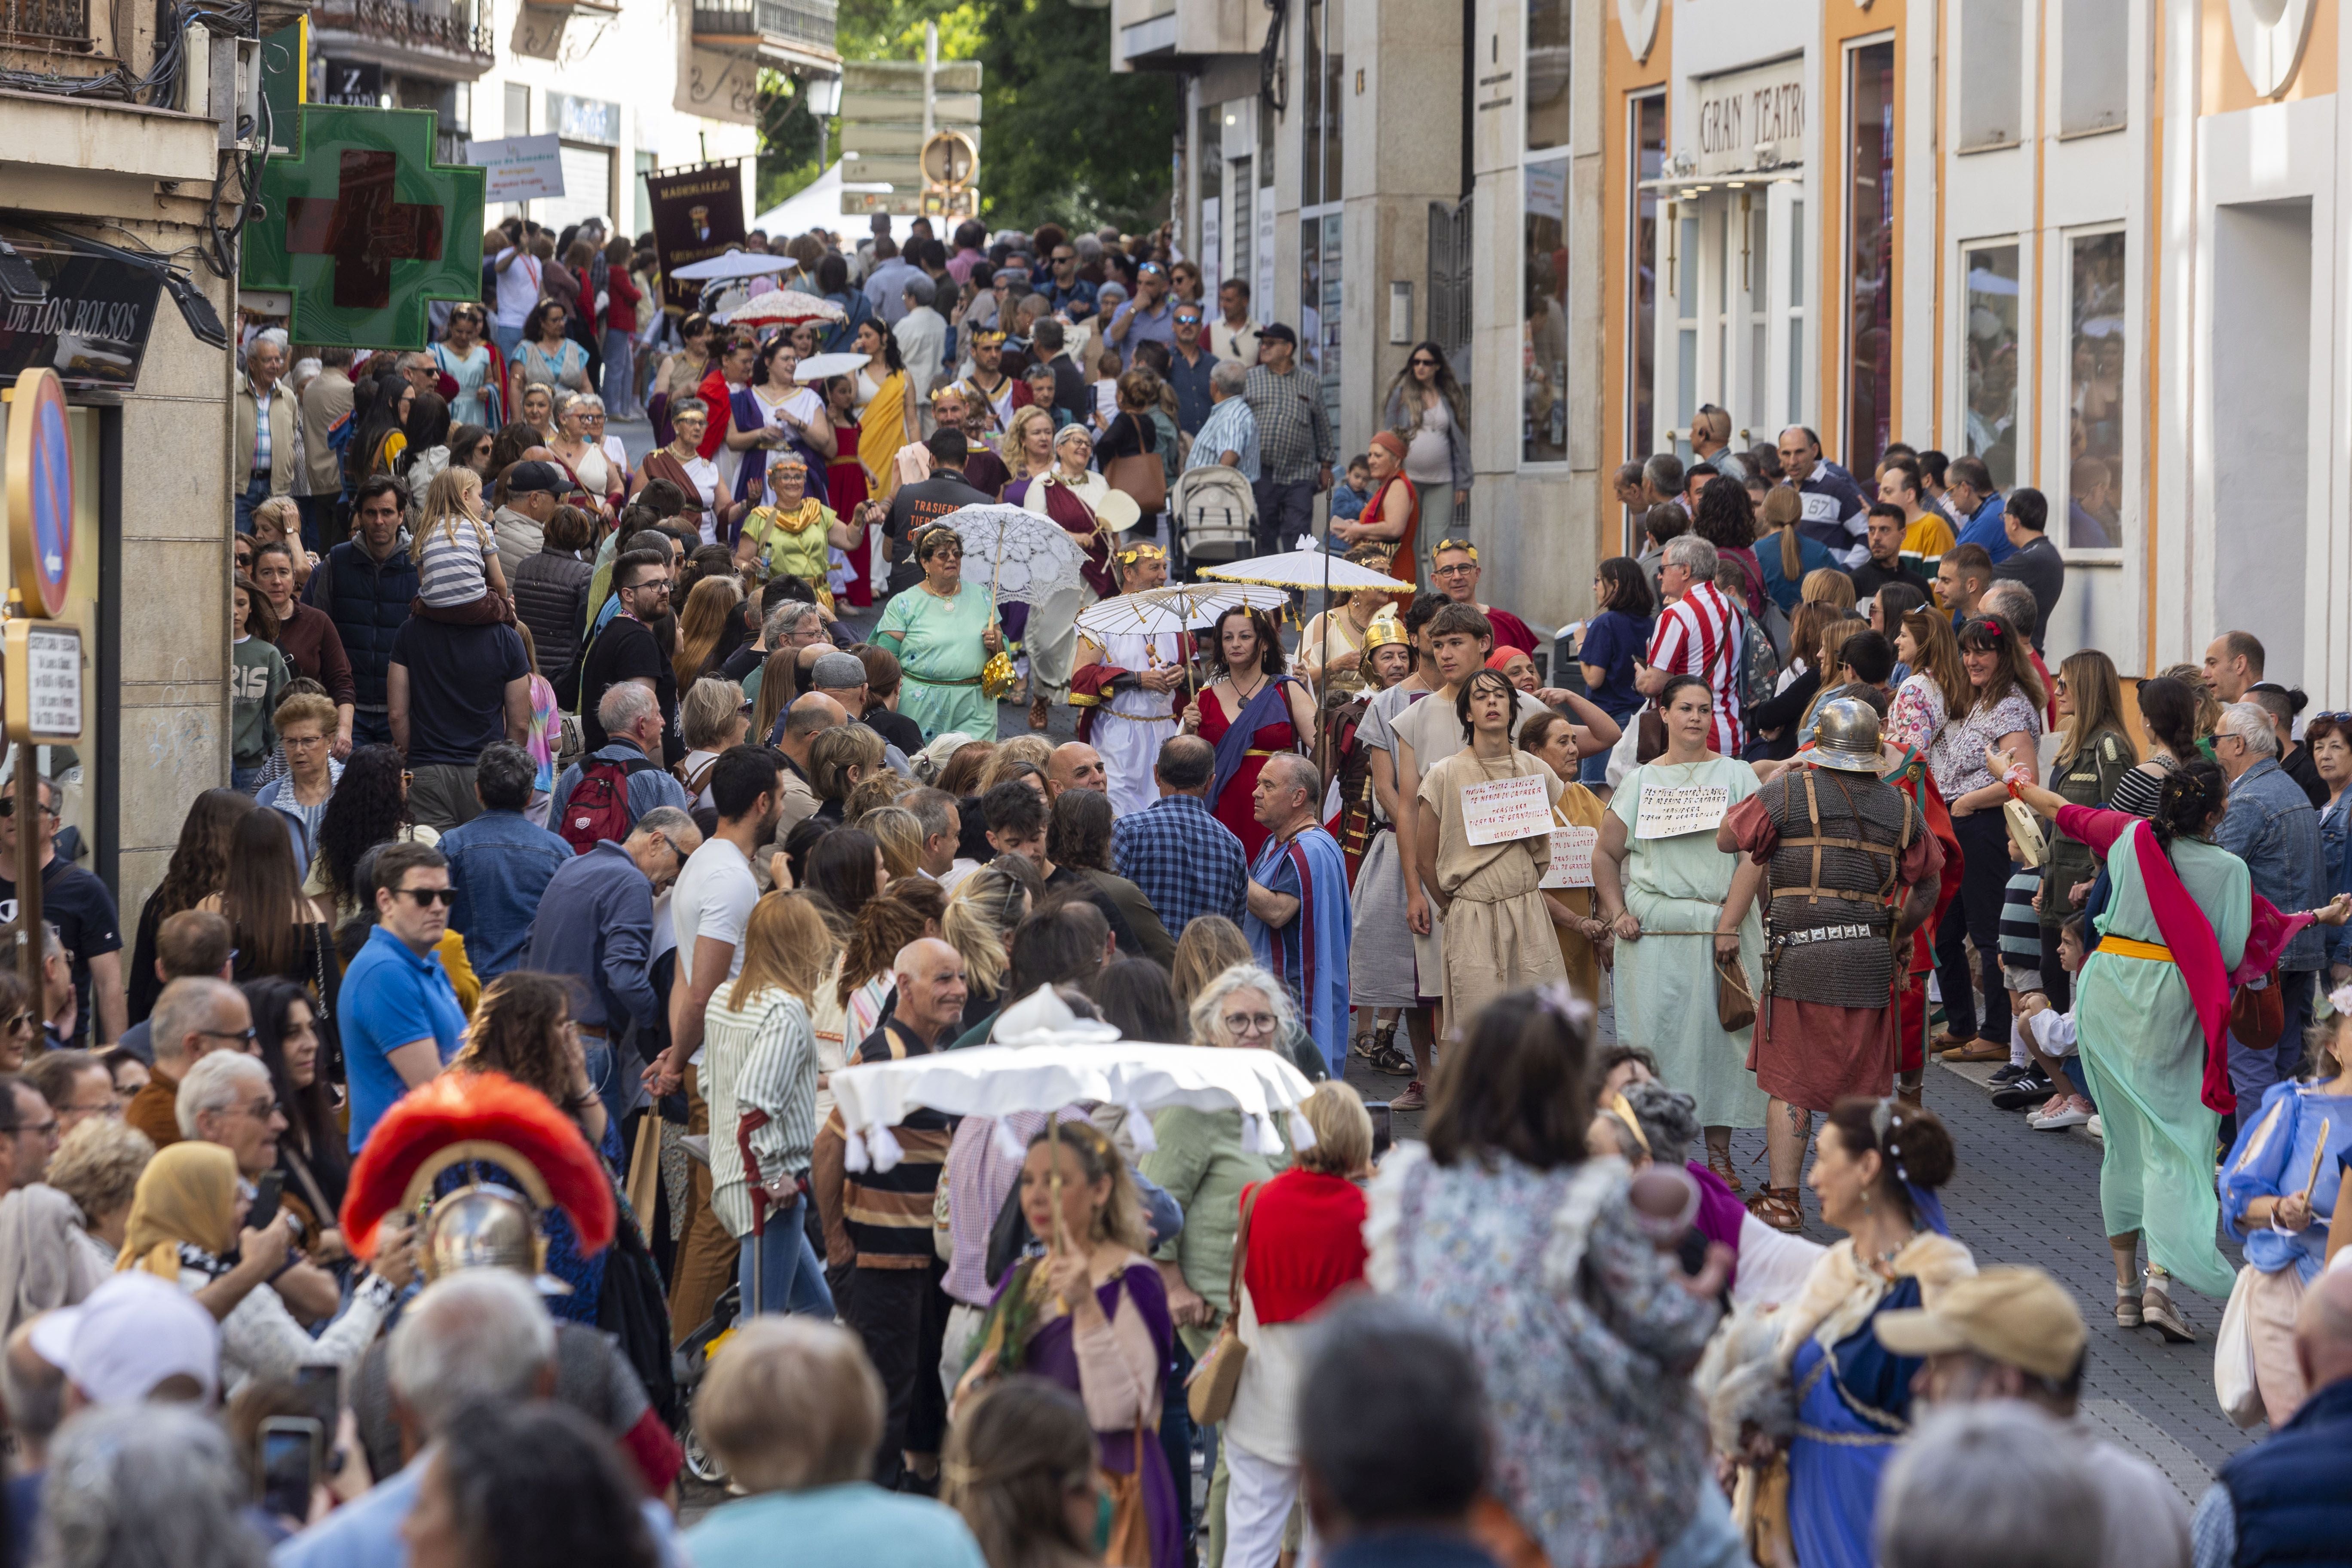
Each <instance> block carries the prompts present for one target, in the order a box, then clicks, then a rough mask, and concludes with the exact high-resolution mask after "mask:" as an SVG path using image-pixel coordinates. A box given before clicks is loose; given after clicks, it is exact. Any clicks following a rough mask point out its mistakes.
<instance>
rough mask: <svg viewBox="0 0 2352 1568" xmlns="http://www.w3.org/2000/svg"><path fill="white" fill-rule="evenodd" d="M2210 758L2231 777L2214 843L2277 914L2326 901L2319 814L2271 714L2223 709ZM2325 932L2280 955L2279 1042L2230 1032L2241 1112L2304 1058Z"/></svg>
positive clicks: (2306, 934) (2297, 940) (2311, 930)
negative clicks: (2241, 867)
mask: <svg viewBox="0 0 2352 1568" xmlns="http://www.w3.org/2000/svg"><path fill="white" fill-rule="evenodd" d="M2213 761H2214V762H2215V763H2219V764H2220V766H2221V772H2222V773H2224V774H2226V775H2227V776H2228V778H2229V780H2230V809H2229V811H2228V812H2227V813H2225V814H2224V815H2223V816H2222V818H2221V826H2220V827H2218V828H2216V829H2215V830H2214V833H2213V842H2214V843H2216V844H2218V845H2220V846H2221V847H2222V848H2224V849H2227V850H2228V851H2229V852H2230V853H2231V854H2232V855H2235V856H2236V857H2237V858H2239V859H2241V860H2243V861H2244V862H2245V863H2246V870H2247V872H2248V873H2249V875H2250V877H2251V879H2252V883H2253V890H2254V891H2255V892H2257V893H2259V894H2261V895H2262V896H2263V898H2265V899H2268V900H2270V901H2271V902H2272V903H2273V904H2274V905H2276V906H2277V907H2278V909H2279V910H2280V911H2281V912H2282V913H2284V914H2294V913H2296V912H2297V911H2299V910H2315V909H2319V908H2321V907H2323V906H2324V905H2326V902H2327V858H2326V854H2325V853H2324V852H2323V851H2322V849H2321V848H2320V844H2319V814H2318V813H2317V812H2315V811H2314V810H2312V809H2311V800H2310V797H2309V796H2307V795H2305V794H2304V793H2303V786H2302V785H2301V784H2296V783H2295V782H2294V779H2292V778H2290V777H2288V776H2287V773H2286V770H2285V769H2284V768H2282V767H2280V766H2279V763H2278V736H2277V735H2276V734H2275V733H2274V732H2273V731H2272V729H2271V720H2270V715H2269V714H2267V713H2265V712H2263V710H2262V709H2261V708H2259V707H2257V706H2256V705H2255V704H2253V703H2252V702H2231V703H2229V704H2228V705H2226V706H2225V707H2223V708H2222V710H2221V719H2220V720H2219V721H2217V722H2216V723H2215V725H2214V727H2213ZM2325 935H2326V932H2325V931H2322V930H2320V929H2319V928H2317V927H2305V929H2304V930H2303V931H2299V932H2297V933H2296V935H2295V937H2294V940H2293V941H2292V942H2288V943H2287V944H2286V950H2285V951H2284V952H2281V953H2280V954H2279V960H2278V975H2277V979H2276V981H2275V984H2277V985H2278V986H2279V987H2280V999H2281V1000H2282V1001H2283V1002H2284V1003H2285V1005H2286V1026H2285V1027H2284V1029H2282V1030H2280V1031H2279V1037H2278V1040H2277V1042H2276V1043H2275V1044H2273V1045H2271V1046H2268V1047H2263V1048H2261V1049H2256V1048H2255V1047H2252V1046H2248V1045H2243V1044H2241V1043H2240V1042H2239V1040H2238V1038H2237V1037H2236V1036H2234V1035H2232V1036H2231V1037H2230V1086H2231V1088H2232V1089H2236V1090H2237V1093H2238V1104H2239V1107H2240V1109H2241V1111H2242V1114H2245V1115H2252V1112H2253V1108H2254V1107H2256V1106H2259V1105H2260V1104H2261V1103H2262V1100H2263V1093H2264V1092H2265V1091H2266V1090H2268V1089H2269V1088H2270V1087H2271V1085H2273V1084H2274V1083H2276V1082H2278V1081H2279V1080H2280V1079H2285V1078H2292V1077H2293V1076H2294V1069H2295V1068H2296V1066H2297V1065H2298V1064H2299V1063H2300V1062H2301V1061H2302V1059H2303V1030H2304V1026H2305V1025H2306V1024H2308V1023H2310V1022H2311V996H2312V991H2313V987H2314V983H2315V982H2316V981H2317V980H2318V978H2319V965H2320V960H2321V956H2322V947H2321V942H2322V939H2323V938H2324V936H2325Z"/></svg>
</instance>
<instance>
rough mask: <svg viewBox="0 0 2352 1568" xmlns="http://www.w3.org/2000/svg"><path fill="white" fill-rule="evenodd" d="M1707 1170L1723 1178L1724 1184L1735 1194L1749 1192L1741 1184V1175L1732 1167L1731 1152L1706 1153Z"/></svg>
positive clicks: (1710, 1150)
mask: <svg viewBox="0 0 2352 1568" xmlns="http://www.w3.org/2000/svg"><path fill="white" fill-rule="evenodd" d="M1706 1168H1707V1169H1708V1170H1709V1171H1712V1172H1713V1173H1715V1174H1717V1175H1718V1176H1720V1177H1722V1178H1723V1184H1724V1185H1725V1186H1727V1187H1729V1188H1730V1189H1731V1190H1732V1192H1734V1193H1735V1194H1738V1193H1744V1192H1746V1191H1747V1190H1748V1189H1747V1188H1746V1187H1743V1186H1741V1185H1740V1184H1739V1173H1738V1171H1737V1170H1735V1169H1734V1168H1733V1167H1732V1163H1731V1151H1730V1150H1728V1149H1709V1150H1708V1151H1707V1152H1706Z"/></svg>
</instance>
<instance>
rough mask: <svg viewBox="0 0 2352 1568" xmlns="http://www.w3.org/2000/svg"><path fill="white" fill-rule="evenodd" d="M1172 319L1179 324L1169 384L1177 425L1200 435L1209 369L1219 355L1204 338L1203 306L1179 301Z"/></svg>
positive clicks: (1206, 405)
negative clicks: (1202, 338)
mask: <svg viewBox="0 0 2352 1568" xmlns="http://www.w3.org/2000/svg"><path fill="white" fill-rule="evenodd" d="M1170 320H1171V321H1172V322H1173V323H1174V325H1175V328H1176V341H1175V344H1174V346H1173V347H1172V348H1171V349H1170V351H1169V354H1168V384H1169V385H1170V386H1171V388H1173V389H1174V391H1175V393H1176V427H1177V428H1178V429H1180V430H1181V431H1183V432H1184V434H1186V435H1187V436H1197V435H1199V434H1200V432H1201V422H1202V420H1204V419H1206V418H1208V416H1209V407H1210V401H1211V400H1210V396H1209V373H1210V372H1211V371H1213V370H1214V369H1215V368H1216V366H1217V356H1216V355H1214V354H1213V353H1210V352H1209V346H1208V344H1206V343H1204V342H1202V341H1201V307H1200V306H1198V305H1193V304H1189V303H1181V302H1180V303H1179V304H1178V305H1177V306H1176V309H1175V312H1174V314H1173V315H1172V316H1171V317H1170ZM1243 368H1244V369H1246V368H1247V367H1246V366H1244V367H1243Z"/></svg>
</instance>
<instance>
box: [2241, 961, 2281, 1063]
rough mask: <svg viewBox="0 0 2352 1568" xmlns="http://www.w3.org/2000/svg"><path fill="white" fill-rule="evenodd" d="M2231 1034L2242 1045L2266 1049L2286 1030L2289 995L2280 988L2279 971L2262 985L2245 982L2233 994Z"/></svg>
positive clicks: (2265, 979)
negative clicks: (2287, 997)
mask: <svg viewBox="0 0 2352 1568" xmlns="http://www.w3.org/2000/svg"><path fill="white" fill-rule="evenodd" d="M2230 1033H2231V1036H2232V1037H2235V1038H2236V1040H2237V1042H2238V1043H2239V1044H2240V1045H2242V1046H2250V1047H2252V1048H2253V1049H2255V1050H2258V1051H2266V1050H2268V1049H2270V1048H2271V1047H2273V1046H2275V1045H2277V1044H2278V1041H2279V1037H2280V1036H2281V1035H2284V1034H2285V1033H2286V996H2285V994H2284V992H2282V991H2281V990H2280V989H2279V983H2278V971H2277V970H2275V969H2273V970H2272V971H2271V972H2270V973H2268V974H2266V975H2264V976H2263V981H2262V983H2261V984H2246V985H2241V986H2239V987H2238V989H2237V990H2236V991H2235V992H2234V993H2233V994H2231V997H2230Z"/></svg>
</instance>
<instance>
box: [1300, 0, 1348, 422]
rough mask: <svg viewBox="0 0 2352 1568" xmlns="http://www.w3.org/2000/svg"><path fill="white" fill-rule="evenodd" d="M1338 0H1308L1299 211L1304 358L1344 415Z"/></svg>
mask: <svg viewBox="0 0 2352 1568" xmlns="http://www.w3.org/2000/svg"><path fill="white" fill-rule="evenodd" d="M1340 15H1341V13H1340V7H1339V5H1338V3H1337V0H1307V6H1306V12H1305V16H1304V18H1303V20H1304V25H1305V30H1306V47H1305V48H1304V49H1303V50H1302V51H1300V53H1301V59H1302V63H1303V65H1304V67H1305V70H1304V75H1303V82H1302V84H1303V85H1304V87H1305V88H1306V91H1305V92H1304V94H1302V95H1301V96H1302V102H1303V106H1304V109H1305V113H1304V114H1303V116H1302V117H1301V118H1302V121H1303V122H1304V123H1303V142H1302V144H1301V146H1300V149H1299V152H1300V181H1299V193H1298V202H1299V218H1298V228H1299V233H1298V339H1299V362H1300V363H1302V364H1303V365H1304V366H1305V367H1306V368H1307V370H1308V371H1309V372H1311V373H1313V374H1314V375H1315V376H1316V377H1317V379H1318V381H1319V382H1320V383H1321V385H1322V389H1323V406H1324V409H1325V411H1326V412H1327V413H1328V415H1329V416H1330V419H1331V423H1332V424H1333V425H1335V426H1336V425H1337V424H1339V326H1340V300H1341V299H1342V291H1341V279H1342V277H1343V274H1342V271H1341V268H1340V259H1341V258H1340V246H1339V228H1340V221H1339V199H1340V195H1341V189H1340V179H1339V163H1340V150H1341V128H1342V115H1343V112H1344V104H1345V94H1344V91H1343V83H1344V80H1345V76H1346V65H1345V58H1344V56H1343V54H1342V52H1341V43H1342V39H1341V35H1340Z"/></svg>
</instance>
